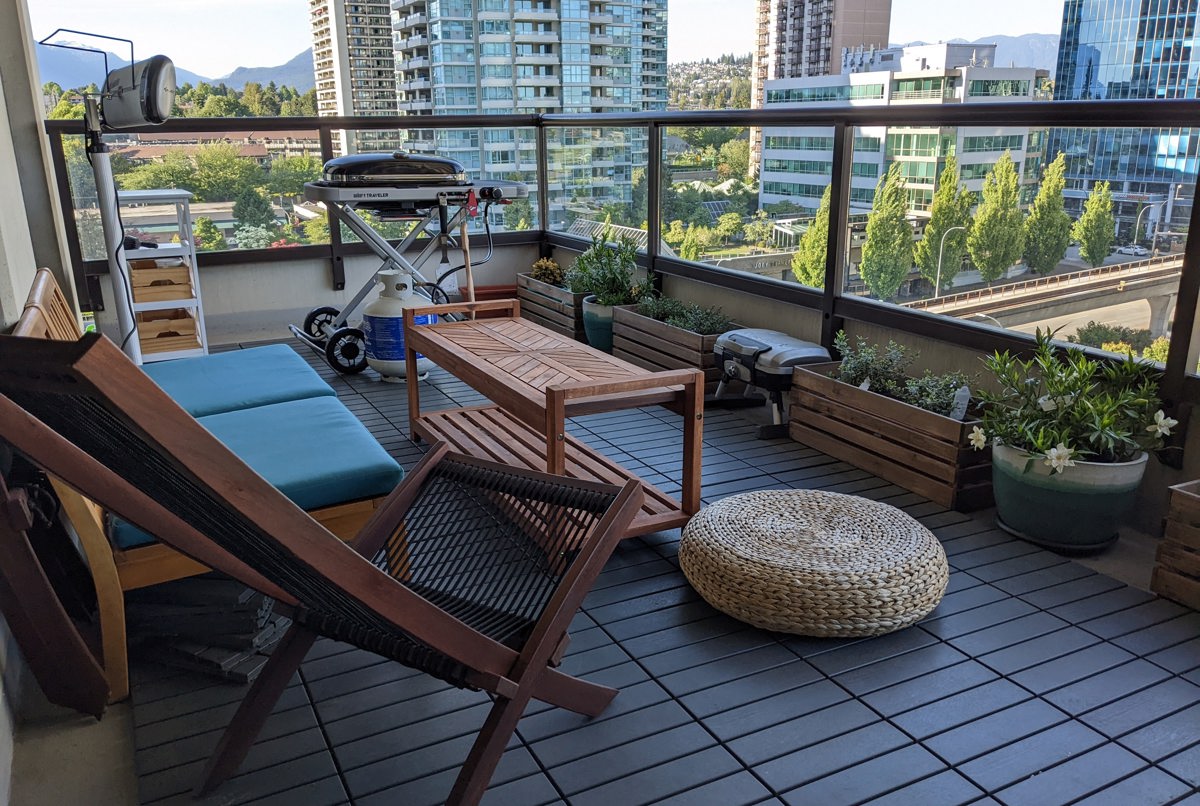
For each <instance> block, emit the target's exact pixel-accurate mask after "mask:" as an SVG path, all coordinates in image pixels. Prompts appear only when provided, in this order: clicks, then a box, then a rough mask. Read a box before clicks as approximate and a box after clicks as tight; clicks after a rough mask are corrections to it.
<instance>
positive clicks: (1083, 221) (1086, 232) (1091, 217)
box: [1071, 182, 1116, 268]
mask: <svg viewBox="0 0 1200 806" xmlns="http://www.w3.org/2000/svg"><path fill="white" fill-rule="evenodd" d="M1115 231H1116V221H1115V220H1114V219H1113V211H1112V193H1111V192H1110V191H1109V189H1108V182H1097V183H1096V184H1095V185H1093V186H1092V192H1091V194H1090V195H1089V196H1088V197H1087V201H1086V202H1084V204H1083V215H1081V216H1080V217H1079V220H1078V221H1076V222H1075V226H1073V227H1072V228H1071V237H1072V238H1074V239H1075V240H1077V241H1079V256H1080V257H1081V258H1083V259H1084V260H1086V261H1087V262H1088V263H1090V264H1091V265H1092V267H1093V268H1095V267H1096V266H1099V265H1100V264H1102V263H1103V262H1104V259H1105V258H1106V257H1108V253H1109V250H1110V249H1112V245H1113V241H1114V240H1116V235H1115Z"/></svg>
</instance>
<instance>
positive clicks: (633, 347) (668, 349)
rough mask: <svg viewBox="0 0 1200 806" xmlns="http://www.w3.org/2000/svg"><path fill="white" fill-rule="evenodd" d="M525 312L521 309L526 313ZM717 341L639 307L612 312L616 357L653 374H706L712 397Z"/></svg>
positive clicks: (706, 386)
mask: <svg viewBox="0 0 1200 806" xmlns="http://www.w3.org/2000/svg"><path fill="white" fill-rule="evenodd" d="M524 310H525V309H524V308H522V309H521V311H522V313H524ZM716 341H717V337H716V336H715V335H713V336H701V335H699V334H698V333H693V332H692V331H690V330H684V329H683V328H678V327H675V326H673V325H668V324H667V323H666V322H660V321H658V320H657V319H651V318H650V317H649V316H643V315H642V314H640V313H638V312H637V306H636V305H622V306H618V307H615V308H613V355H614V356H616V357H617V358H623V359H625V360H626V361H628V362H629V363H631V364H636V365H637V366H639V367H645V368H646V369H651V370H656V371H657V370H664V369H690V368H693V367H694V368H696V369H700V370H703V371H704V391H705V393H707V394H712V393H713V392H715V391H716V389H717V384H718V383H719V382H720V380H721V368H720V367H719V366H717V358H716V355H715V354H714V353H713V345H714V344H715V343H716Z"/></svg>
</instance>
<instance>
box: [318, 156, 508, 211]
mask: <svg viewBox="0 0 1200 806" xmlns="http://www.w3.org/2000/svg"><path fill="white" fill-rule="evenodd" d="M305 187H306V188H311V189H312V192H308V191H306V196H308V198H310V199H315V200H318V201H325V202H340V203H342V204H353V205H354V206H356V207H358V208H361V209H365V210H370V211H371V212H373V213H376V214H377V215H380V216H383V217H394V216H397V215H412V214H415V213H417V212H419V211H421V210H428V209H430V208H431V207H435V206H437V205H438V203H439V199H440V198H441V197H453V199H452V200H451V201H452V202H456V201H460V200H461V201H465V200H466V199H467V197H468V196H469V195H470V193H471V191H473V190H476V188H475V186H474V185H473V184H472V183H471V181H470V180H469V179H468V178H467V171H466V169H465V168H464V167H463V166H462V163H460V162H457V161H456V160H452V159H447V158H445V157H432V156H425V155H421V154H409V153H408V152H405V151H394V152H392V153H390V154H349V155H347V156H345V157H337V158H336V159H332V160H330V161H329V162H327V163H325V169H324V173H323V174H322V175H321V181H319V182H310V183H309V184H308V185H306V186H305ZM483 190H484V189H483V188H480V189H479V191H480V192H479V193H477V196H478V197H479V198H490V199H492V200H493V201H498V200H499V199H500V198H502V197H503V194H501V196H500V197H496V198H492V197H491V196H490V195H489V196H483V195H482V191H483Z"/></svg>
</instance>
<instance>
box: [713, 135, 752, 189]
mask: <svg viewBox="0 0 1200 806" xmlns="http://www.w3.org/2000/svg"><path fill="white" fill-rule="evenodd" d="M717 171H718V173H721V174H722V175H723V178H729V177H736V178H737V179H742V178H744V177H745V176H746V175H747V174H748V173H749V172H750V141H749V140H746V139H737V140H730V141H729V142H727V143H725V144H723V145H722V146H721V148H720V150H719V151H718V152H717Z"/></svg>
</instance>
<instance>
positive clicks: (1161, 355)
mask: <svg viewBox="0 0 1200 806" xmlns="http://www.w3.org/2000/svg"><path fill="white" fill-rule="evenodd" d="M1170 349H1171V340H1170V339H1168V338H1167V337H1166V336H1159V337H1158V338H1157V339H1155V340H1154V341H1152V342H1150V345H1149V346H1148V347H1147V348H1146V349H1145V350H1142V358H1144V359H1146V360H1147V361H1157V362H1158V363H1160V364H1165V363H1167V353H1168V352H1169V351H1170Z"/></svg>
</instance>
